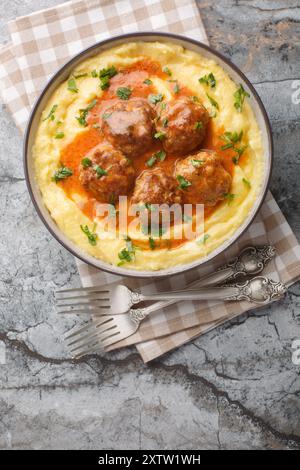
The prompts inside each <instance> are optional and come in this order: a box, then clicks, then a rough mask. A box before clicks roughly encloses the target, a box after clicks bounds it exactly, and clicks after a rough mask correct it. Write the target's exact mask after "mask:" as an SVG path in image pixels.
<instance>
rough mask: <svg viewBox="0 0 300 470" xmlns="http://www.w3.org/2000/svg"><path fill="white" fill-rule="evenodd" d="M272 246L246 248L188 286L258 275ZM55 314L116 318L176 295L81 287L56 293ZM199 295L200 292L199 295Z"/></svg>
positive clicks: (116, 287) (115, 288)
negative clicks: (142, 304) (147, 302)
mask: <svg viewBox="0 0 300 470" xmlns="http://www.w3.org/2000/svg"><path fill="white" fill-rule="evenodd" d="M274 253H275V250H274V248H273V247H270V246H264V247H260V248H259V247H247V248H245V249H244V250H242V251H241V253H240V255H239V256H238V257H237V258H235V259H234V260H233V261H232V262H230V263H228V264H227V265H225V266H223V267H222V268H221V269H219V270H218V271H217V272H215V273H212V274H210V275H208V276H206V277H205V278H203V279H200V280H197V281H195V282H194V283H192V284H190V286H189V288H191V287H193V288H194V287H203V286H206V287H207V286H212V285H217V284H220V283H222V282H225V281H228V280H230V279H236V278H237V277H238V276H240V275H244V276H245V275H255V274H259V273H260V272H261V271H262V269H263V268H264V266H265V264H266V262H267V261H268V260H269V259H270V258H271V257H272V256H274ZM55 294H56V300H57V302H58V303H57V313H59V314H81V315H82V314H83V315H91V314H92V315H93V316H95V317H96V316H102V315H117V314H124V313H126V312H128V311H129V310H130V308H131V307H132V306H133V305H135V304H138V303H140V302H142V301H148V300H156V301H157V300H165V299H166V300H171V299H173V298H174V295H175V296H176V297H175V300H178V299H179V296H178V292H160V293H154V294H141V293H139V292H133V291H131V290H130V289H128V287H126V286H123V285H118V286H114V287H107V286H105V287H97V286H94V287H82V288H77V289H66V290H60V291H57V292H56V293H55ZM199 294H200V292H199ZM203 294H206V295H207V296H208V297H204V296H203V297H202V299H201V300H210V299H213V298H214V295H215V293H214V292H212V293H209V292H208V291H205V292H203ZM211 296H212V297H211Z"/></svg>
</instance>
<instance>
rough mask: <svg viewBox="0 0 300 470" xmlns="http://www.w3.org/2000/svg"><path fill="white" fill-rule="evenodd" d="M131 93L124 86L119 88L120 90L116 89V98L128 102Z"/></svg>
mask: <svg viewBox="0 0 300 470" xmlns="http://www.w3.org/2000/svg"><path fill="white" fill-rule="evenodd" d="M131 93H132V90H131V89H130V88H127V87H125V86H121V87H120V88H118V89H117V96H118V97H119V98H120V99H121V100H128V99H129V96H130V95H131Z"/></svg>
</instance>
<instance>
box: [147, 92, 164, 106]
mask: <svg viewBox="0 0 300 470" xmlns="http://www.w3.org/2000/svg"><path fill="white" fill-rule="evenodd" d="M163 98H164V96H163V95H162V94H161V93H158V95H149V96H148V100H149V101H150V103H152V104H156V103H159V102H160V101H162V100H163Z"/></svg>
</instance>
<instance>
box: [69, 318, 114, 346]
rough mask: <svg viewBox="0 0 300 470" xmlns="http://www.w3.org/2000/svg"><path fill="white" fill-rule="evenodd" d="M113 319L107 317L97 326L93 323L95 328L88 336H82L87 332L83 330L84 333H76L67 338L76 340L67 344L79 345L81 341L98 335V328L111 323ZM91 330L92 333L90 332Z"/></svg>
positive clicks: (88, 332)
mask: <svg viewBox="0 0 300 470" xmlns="http://www.w3.org/2000/svg"><path fill="white" fill-rule="evenodd" d="M111 321H112V319H111V318H110V317H106V318H103V319H102V321H101V322H100V323H97V324H96V325H95V324H94V323H92V326H93V328H92V329H91V330H90V328H89V329H88V330H86V331H87V333H86V334H82V333H85V330H82V331H77V332H76V331H75V332H74V333H73V334H72V335H70V336H68V337H67V338H65V339H67V340H68V339H71V338H76V339H74V340H72V341H71V342H67V344H68V345H71V344H75V343H78V342H80V341H83V340H84V339H89V338H90V337H92V336H95V335H97V334H98V333H97V329H96V328H97V326H101V325H102V324H105V323H109V322H111ZM89 330H90V331H89Z"/></svg>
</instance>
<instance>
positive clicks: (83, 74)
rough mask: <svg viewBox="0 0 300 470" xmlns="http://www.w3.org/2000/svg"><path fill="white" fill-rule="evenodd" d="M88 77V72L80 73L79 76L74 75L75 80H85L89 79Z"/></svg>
mask: <svg viewBox="0 0 300 470" xmlns="http://www.w3.org/2000/svg"><path fill="white" fill-rule="evenodd" d="M87 76H88V73H86V72H82V73H78V75H74V78H76V79H77V78H83V77H87Z"/></svg>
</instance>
